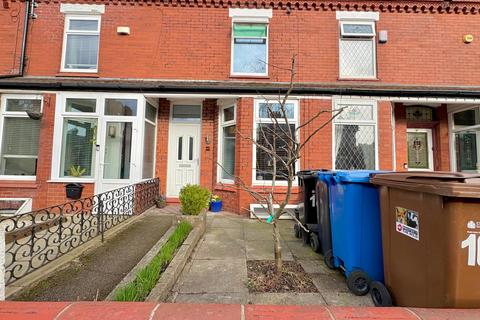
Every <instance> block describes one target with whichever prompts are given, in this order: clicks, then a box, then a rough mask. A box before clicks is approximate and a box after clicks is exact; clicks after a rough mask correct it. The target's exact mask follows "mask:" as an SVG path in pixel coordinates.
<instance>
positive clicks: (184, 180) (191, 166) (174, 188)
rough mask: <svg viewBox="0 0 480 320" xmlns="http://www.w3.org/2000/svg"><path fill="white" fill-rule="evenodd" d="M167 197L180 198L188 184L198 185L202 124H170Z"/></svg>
mask: <svg viewBox="0 0 480 320" xmlns="http://www.w3.org/2000/svg"><path fill="white" fill-rule="evenodd" d="M168 140H169V142H168V169H167V196H168V197H178V195H179V193H180V189H182V187H183V186H185V185H186V184H198V183H199V179H200V177H199V175H200V169H199V168H200V123H175V122H171V123H170V132H169V139H168Z"/></svg>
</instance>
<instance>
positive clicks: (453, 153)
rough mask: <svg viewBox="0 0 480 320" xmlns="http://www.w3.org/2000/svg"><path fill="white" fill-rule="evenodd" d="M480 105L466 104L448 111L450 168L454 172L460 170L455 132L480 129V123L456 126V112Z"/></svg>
mask: <svg viewBox="0 0 480 320" xmlns="http://www.w3.org/2000/svg"><path fill="white" fill-rule="evenodd" d="M479 107H480V106H479V105H478V104H472V105H468V106H464V107H461V108H457V109H455V110H454V111H451V112H449V113H448V127H449V128H448V129H449V130H448V132H449V144H450V170H451V171H453V172H458V170H457V152H456V149H455V147H456V143H455V134H456V133H459V132H462V131H468V130H476V129H480V124H476V125H472V126H465V127H461V128H458V127H457V128H455V122H454V115H455V113H459V112H463V111H467V110H470V109H474V108H479Z"/></svg>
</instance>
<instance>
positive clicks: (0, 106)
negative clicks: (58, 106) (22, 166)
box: [0, 94, 43, 181]
mask: <svg viewBox="0 0 480 320" xmlns="http://www.w3.org/2000/svg"><path fill="white" fill-rule="evenodd" d="M8 99H25V100H40V112H43V96H41V95H31V94H3V95H1V99H0V110H1V113H0V155H2V154H3V150H2V147H3V131H4V130H3V128H4V123H5V118H28V115H27V113H26V112H25V111H7V100H8ZM37 121H40V120H37ZM25 158H32V157H30V156H28V157H25ZM35 158H36V159H38V155H37V157H35ZM36 178H37V176H36V175H34V176H21V175H0V180H26V181H35V180H36Z"/></svg>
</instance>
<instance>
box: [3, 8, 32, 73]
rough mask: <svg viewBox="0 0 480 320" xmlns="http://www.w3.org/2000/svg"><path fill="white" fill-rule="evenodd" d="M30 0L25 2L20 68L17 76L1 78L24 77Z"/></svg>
mask: <svg viewBox="0 0 480 320" xmlns="http://www.w3.org/2000/svg"><path fill="white" fill-rule="evenodd" d="M32 5H33V3H30V0H26V1H25V18H24V21H23V37H22V51H21V52H20V67H19V70H18V73H17V74H8V75H0V78H15V77H23V69H24V68H23V66H24V65H25V49H26V47H27V34H28V20H29V18H30V6H32Z"/></svg>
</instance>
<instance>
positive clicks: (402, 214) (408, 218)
mask: <svg viewBox="0 0 480 320" xmlns="http://www.w3.org/2000/svg"><path fill="white" fill-rule="evenodd" d="M395 216H396V224H395V229H396V230H397V232H400V233H401V234H404V235H406V236H407V237H410V238H412V239H415V240H419V239H420V230H419V224H418V212H416V211H413V210H409V209H405V208H402V207H395Z"/></svg>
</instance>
